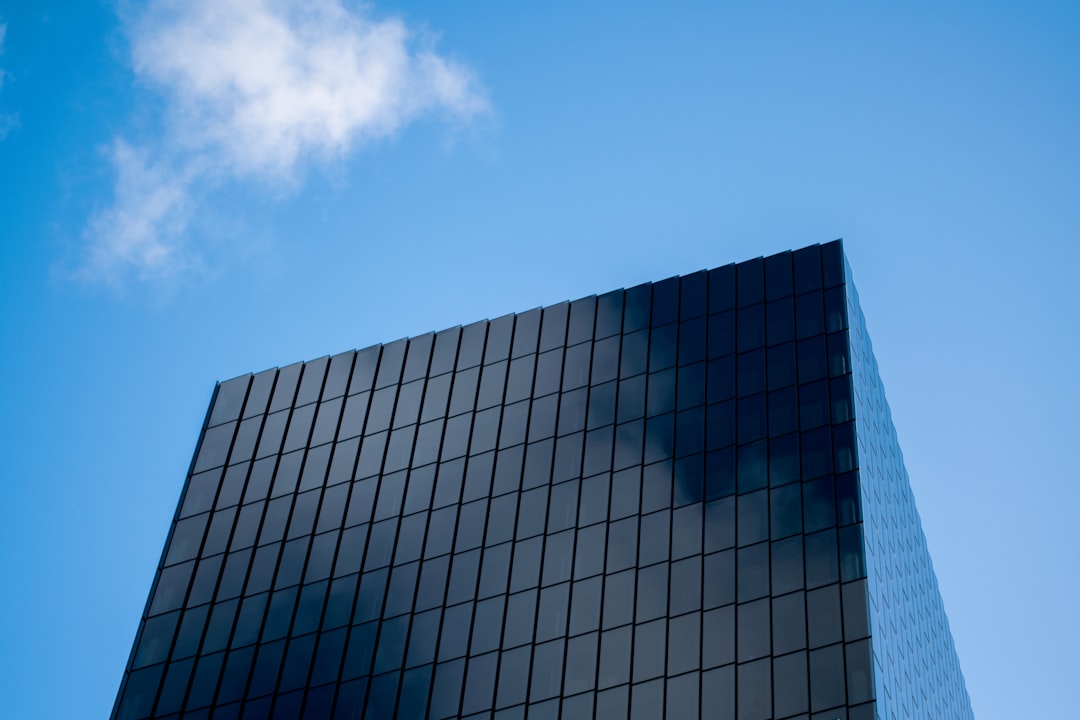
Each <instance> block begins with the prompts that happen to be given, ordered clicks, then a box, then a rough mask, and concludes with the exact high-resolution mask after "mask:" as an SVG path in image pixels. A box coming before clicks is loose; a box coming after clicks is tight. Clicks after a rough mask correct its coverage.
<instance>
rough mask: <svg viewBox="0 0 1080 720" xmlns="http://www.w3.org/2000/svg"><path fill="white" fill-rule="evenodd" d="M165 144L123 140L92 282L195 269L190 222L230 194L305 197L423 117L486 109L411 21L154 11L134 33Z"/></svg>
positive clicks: (289, 2) (96, 235)
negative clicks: (324, 174)
mask: <svg viewBox="0 0 1080 720" xmlns="http://www.w3.org/2000/svg"><path fill="white" fill-rule="evenodd" d="M127 28H128V34H129V38H130V41H131V47H132V65H133V68H134V71H135V73H136V76H137V77H138V78H139V79H140V80H142V81H144V82H145V83H146V84H147V85H148V86H149V87H150V88H152V89H153V90H154V91H156V92H158V93H160V94H161V96H162V97H163V99H164V101H165V108H166V113H167V114H166V117H165V118H164V120H163V123H162V128H163V135H162V137H160V138H158V139H155V140H152V141H143V142H139V143H136V142H132V141H129V140H125V139H123V138H116V139H114V141H113V142H112V144H111V145H110V147H109V148H108V150H107V156H108V157H109V159H110V161H111V163H112V166H113V170H114V173H115V188H114V196H113V200H112V205H111V206H109V207H107V208H105V209H104V210H101V211H100V212H98V213H96V214H95V215H94V216H93V217H92V218H91V220H90V221H89V223H88V225H87V229H86V238H87V242H88V254H87V260H86V264H85V266H84V274H85V275H86V276H87V277H90V278H92V279H95V280H101V281H106V282H122V281H123V280H124V279H126V278H127V277H130V276H135V277H138V278H142V279H152V278H156V277H161V276H173V275H176V274H178V273H182V272H184V271H185V270H188V269H191V268H193V267H197V266H198V258H199V253H198V248H197V247H192V246H191V245H192V243H191V242H190V241H189V240H188V239H187V237H186V232H185V231H186V230H187V229H188V218H189V217H190V215H191V212H192V208H193V206H194V205H196V204H197V203H198V201H199V200H200V199H201V198H203V197H205V194H206V193H207V192H208V191H210V190H212V188H213V187H215V186H217V185H218V184H219V183H220V182H221V181H222V180H234V179H235V180H240V181H255V182H260V183H269V184H271V185H274V186H281V185H282V184H284V186H286V187H289V186H294V185H295V184H297V183H298V182H300V180H301V176H302V170H303V169H304V167H305V166H306V165H308V164H310V163H311V162H319V161H324V160H330V159H335V158H341V157H345V156H347V155H348V154H350V153H352V152H354V151H355V150H357V149H358V148H361V147H362V146H363V145H364V144H365V143H368V142H370V141H373V140H378V139H380V138H386V137H389V136H392V135H394V134H395V133H396V132H398V131H399V130H400V129H401V128H403V127H404V126H405V125H407V124H408V123H409V122H410V121H412V120H414V119H415V118H417V117H418V116H420V115H422V114H424V113H428V112H440V113H442V114H444V115H445V116H447V117H449V118H453V119H463V118H468V117H471V116H473V115H474V114H476V113H478V112H481V111H483V110H484V109H485V107H486V100H485V97H484V94H483V91H482V89H481V88H480V87H479V85H478V83H477V82H476V80H475V79H474V78H473V76H472V74H471V73H470V72H469V70H468V69H467V68H465V67H463V66H462V65H460V64H458V63H455V62H454V61H452V60H449V59H447V58H445V57H443V56H442V55H439V54H437V53H436V52H435V50H434V49H433V47H432V45H431V43H430V41H427V42H425V38H423V37H421V36H420V35H419V34H418V33H417V32H415V31H414V30H413V29H411V28H409V27H408V26H407V25H406V24H405V23H404V22H403V21H402V20H401V19H398V18H387V19H375V18H373V17H372V15H371V13H370V11H369V10H367V9H350V8H347V7H346V6H344V5H343V4H342V2H341V0H156V1H155V2H151V3H150V5H149V6H148V7H146V8H145V10H143V11H142V12H141V13H140V14H139V15H138V16H136V17H134V18H132V19H131V20H130V21H129V22H128V23H127Z"/></svg>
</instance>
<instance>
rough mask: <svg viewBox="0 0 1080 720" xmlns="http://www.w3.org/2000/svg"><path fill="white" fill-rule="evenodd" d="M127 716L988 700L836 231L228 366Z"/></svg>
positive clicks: (164, 567)
mask: <svg viewBox="0 0 1080 720" xmlns="http://www.w3.org/2000/svg"><path fill="white" fill-rule="evenodd" d="M113 717H114V718H122V719H124V720H140V719H142V718H180V717H183V718H230V719H234V718H274V719H285V718H288V719H290V720H291V719H294V718H301V717H302V718H329V717H336V718H357V719H358V718H369V719H379V718H393V717H396V718H432V719H433V720H441V719H443V718H477V719H481V718H482V719H484V720H518V719H524V718H530V719H537V718H543V719H554V718H593V717H599V718H632V719H633V720H645V719H653V718H661V717H666V718H687V719H697V718H701V719H702V720H706V719H709V720H711V719H714V718H717V719H720V720H766V719H771V720H781V719H787V718H791V719H793V720H794V719H798V720H875V719H876V718H880V719H882V720H909V719H916V718H933V719H934V720H951V719H961V720H966V719H970V718H972V717H973V715H972V711H971V707H970V702H969V700H968V695H967V691H966V689H965V686H964V680H963V677H962V675H961V672H960V668H959V664H958V662H957V658H956V653H955V650H954V648H953V644H952V636H951V633H950V631H949V626H948V621H947V619H946V617H945V612H944V609H943V607H942V602H941V597H940V594H939V592H938V588H937V584H936V579H935V576H934V571H933V568H932V565H931V562H930V558H929V555H928V553H927V549H926V542H925V539H924V537H923V533H922V529H921V527H920V523H919V517H918V514H917V513H916V510H915V504H914V500H913V497H912V494H911V490H910V487H909V484H908V480H907V476H906V473H905V470H904V465H903V461H902V457H901V454H900V450H899V447H898V446H897V441H896V433H895V430H894V428H893V425H892V420H891V418H890V414H889V409H888V405H887V404H886V402H885V397H884V393H883V390H882V385H881V381H880V379H879V377H878V372H877V367H876V364H875V361H874V358H873V354H872V352H871V348H870V341H869V338H868V336H867V333H866V328H865V323H864V319H863V316H862V312H861V311H860V309H859V305H858V300H857V294H856V292H855V289H854V286H853V284H852V281H851V273H850V270H849V269H848V266H847V263H846V261H845V259H844V255H843V251H842V248H841V245H840V242H839V241H837V242H833V243H829V244H826V245H820V246H818V245H814V246H811V247H807V248H803V249H801V250H798V251H795V252H786V253H781V254H778V255H774V256H771V257H768V258H758V259H755V260H750V261H748V262H743V263H739V264H732V265H727V266H723V267H719V268H716V269H714V270H710V271H702V272H697V273H694V274H691V275H686V276H682V277H676V278H669V279H667V280H663V281H661V282H656V283H650V284H644V285H639V286H637V287H633V288H630V289H628V290H625V291H624V290H618V291H615V292H610V293H607V294H605V295H599V296H593V297H587V298H583V299H581V300H576V301H574V302H570V303H561V304H558V305H553V306H551V307H546V308H542V309H535V310H530V311H528V312H524V313H520V314H517V315H508V316H505V317H501V318H497V319H495V320H491V321H483V322H478V323H474V324H471V325H467V326H464V327H456V328H451V329H449V330H444V331H442V332H439V333H432V334H427V335H421V336H419V337H415V338H411V339H407V340H398V341H396V342H392V343H388V344H386V345H379V346H375V347H370V348H366V349H364V350H360V351H357V352H346V353H343V354H340V355H336V356H334V357H330V358H321V359H319V360H314V361H311V362H308V363H303V364H296V365H290V366H288V367H284V368H281V369H275V370H268V371H266V372H262V373H258V374H256V375H245V376H242V377H239V378H235V379H233V380H229V381H227V382H224V383H221V384H220V385H218V386H217V388H216V389H215V391H214V396H213V399H212V401H211V403H210V409H209V411H208V413H207V416H206V421H205V425H204V428H203V430H202V433H201V436H200V439H199V443H198V448H197V450H196V452H195V457H194V459H193V461H192V464H191V468H190V471H189V475H188V479H187V482H186V484H185V487H184V492H183V496H182V498H181V500H180V503H179V507H178V509H177V512H176V517H175V519H174V521H173V525H172V530H171V532H170V534H169V540H168V542H167V543H166V547H165V550H164V552H163V554H162V558H161V563H160V566H159V569H158V572H157V575H156V577H155V580H154V584H153V588H152V589H151V592H150V597H149V599H148V601H147V605H146V610H145V612H144V616H143V618H142V621H141V623H140V625H139V630H138V635H137V638H136V641H135V644H134V647H133V649H132V653H131V657H130V660H129V662H128V666H127V669H126V672H125V675H124V679H123V682H122V685H121V688H120V691H119V693H118V697H117V701H116V705H115V709H114V712H113Z"/></svg>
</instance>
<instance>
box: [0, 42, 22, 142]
mask: <svg viewBox="0 0 1080 720" xmlns="http://www.w3.org/2000/svg"><path fill="white" fill-rule="evenodd" d="M6 36H7V23H2V22H0V55H3V54H4V38H5V37H6ZM7 78H8V73H7V72H6V71H5V70H4V68H0V90H3V89H4V82H5V81H6V80H7ZM18 126H19V116H18V115H17V114H12V113H5V112H0V140H3V139H4V138H5V137H7V134H8V133H9V132H11V131H12V130H14V129H15V128H17V127H18Z"/></svg>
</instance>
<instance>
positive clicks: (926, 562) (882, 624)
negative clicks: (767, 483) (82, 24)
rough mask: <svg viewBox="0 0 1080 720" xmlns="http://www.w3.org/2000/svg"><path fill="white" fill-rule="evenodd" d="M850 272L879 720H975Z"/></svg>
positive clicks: (849, 305)
mask: <svg viewBox="0 0 1080 720" xmlns="http://www.w3.org/2000/svg"><path fill="white" fill-rule="evenodd" d="M845 272H846V274H847V278H848V280H847V286H848V316H849V317H850V318H851V330H850V332H851V362H852V368H853V370H854V381H855V404H856V412H855V417H856V426H857V428H858V433H857V435H858V446H859V458H860V474H861V478H862V484H863V497H862V507H863V514H864V516H865V517H866V564H867V571H868V572H867V574H868V576H869V591H870V626H871V631H872V634H873V637H874V647H873V653H874V665H875V683H876V685H877V688H876V692H877V700H878V717H879V718H881V719H882V720H914V719H915V718H926V717H935V718H937V717H940V718H950V719H952V718H955V719H956V720H972V719H973V718H974V714H973V713H972V710H971V701H970V699H969V698H968V693H967V687H966V685H965V684H964V676H963V674H962V673H961V671H960V663H959V660H958V659H957V657H956V649H955V647H954V645H953V637H952V632H951V630H950V629H949V620H948V618H947V617H946V615H945V608H944V606H943V604H942V601H941V594H940V592H939V591H938V584H937V577H936V576H935V574H934V567H933V564H932V563H931V560H930V553H929V551H928V550H927V547H926V537H925V536H924V535H923V531H922V524H921V523H920V521H919V514H918V511H917V510H916V509H915V498H914V496H913V495H912V493H911V485H910V483H909V482H908V475H907V469H906V468H905V467H904V460H903V455H902V453H901V452H900V445H899V443H898V442H897V438H896V428H895V427H894V426H893V422H892V414H891V413H890V411H889V405H888V403H887V402H886V400H885V390H884V387H883V385H882V383H881V377H880V376H879V374H878V367H877V361H876V360H875V359H874V354H873V350H872V348H871V345H870V336H869V335H868V334H867V331H866V320H865V318H864V317H863V313H862V310H861V309H860V307H859V295H858V292H857V291H856V290H855V286H854V284H853V283H852V281H851V269H850V267H847V266H846V265H845Z"/></svg>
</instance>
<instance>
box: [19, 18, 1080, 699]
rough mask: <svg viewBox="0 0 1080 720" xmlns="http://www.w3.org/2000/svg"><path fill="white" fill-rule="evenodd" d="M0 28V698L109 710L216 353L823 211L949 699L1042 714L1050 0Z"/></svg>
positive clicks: (737, 250)
mask: <svg viewBox="0 0 1080 720" xmlns="http://www.w3.org/2000/svg"><path fill="white" fill-rule="evenodd" d="M312 8H315V9H312ZM0 28H2V30H0V219H2V220H0V248H2V250H3V253H4V255H3V257H4V260H3V262H2V263H0V313H2V314H0V327H2V330H0V350H2V352H0V376H3V377H5V378H7V383H6V388H5V412H4V413H2V414H0V449H2V455H3V470H2V471H0V566H2V567H3V568H4V569H5V576H6V578H7V582H6V583H5V588H6V592H4V593H0V618H3V621H2V622H3V641H2V642H0V690H2V695H3V697H4V706H5V714H6V715H8V716H10V717H26V718H31V717H32V718H54V717H55V718H80V717H86V718H93V717H104V716H106V714H107V713H108V710H109V708H110V707H111V704H112V701H113V697H114V695H115V692H116V688H117V686H118V683H119V680H120V677H121V674H122V672H123V666H124V663H125V661H126V658H127V654H128V650H129V648H130V643H131V640H132V638H133V635H134V632H135V630H136V626H137V622H138V617H139V614H140V612H141V610H142V607H143V603H144V601H145V597H146V593H147V590H148V588H149V585H150V582H151V579H152V577H153V572H154V568H155V565H156V563H157V560H158V556H159V553H160V549H161V545H162V543H163V542H164V539H165V534H166V531H167V528H168V523H169V520H170V519H171V517H172V514H173V511H174V508H175V504H176V500H177V497H178V495H179V492H180V488H181V485H182V483H183V479H184V471H185V469H186V468H187V465H188V462H189V460H190V455H191V452H192V449H193V447H194V444H195V441H196V438H197V433H198V430H199V426H200V423H201V422H202V418H203V413H204V412H205V409H206V404H207V402H208V400H209V398H210V394H211V391H212V389H213V384H214V382H215V381H216V380H220V379H225V378H229V377H232V376H235V375H238V374H241V373H244V372H247V371H257V370H261V369H265V368H267V367H272V366H275V365H284V364H288V363H290V362H293V361H296V360H301V359H310V358H314V357H318V356H321V355H324V354H328V353H331V354H332V353H335V352H339V351H342V350H345V349H349V348H355V347H363V346H366V345H369V344H372V343H375V342H379V341H385V340H391V339H394V338H398V337H403V336H408V335H413V334H417V333H421V332H424V331H428V330H434V329H441V328H444V327H447V326H450V325H454V324H458V323H460V322H465V321H469V320H473V319H479V318H483V317H494V316H496V315H500V314H503V313H505V312H510V311H515V310H523V309H526V308H530V307H534V306H537V305H542V304H548V303H552V302H557V301H560V300H563V299H568V298H575V297H580V296H583V295H588V294H591V293H594V292H597V291H603V290H606V289H611V288H616V287H623V286H630V285H633V284H636V283H638V282H642V281H645V280H652V279H659V278H661V277H665V276H668V275H672V274H678V273H684V272H690V271H693V270H697V269H700V268H704V267H712V266H715V265H719V264H724V263H727V262H730V261H734V260H742V259H746V258H750V257H755V256H758V255H767V254H770V253H772V252H776V251H779V250H783V249H789V248H792V247H799V246H802V245H806V244H810V243H814V242H825V241H828V240H831V239H834V238H836V237H843V238H844V239H845V246H846V250H847V253H848V256H849V259H850V261H851V264H852V266H853V269H854V273H855V278H856V282H857V284H858V285H859V288H860V298H861V300H862V303H863V307H864V310H865V312H866V315H867V320H868V323H869V327H870V331H871V335H872V337H873V341H874V347H875V352H876V354H877V357H878V360H879V363H880V366H881V373H882V376H883V379H884V381H885V385H886V391H887V393H888V396H889V398H890V403H891V405H892V410H893V415H894V419H895V421H896V424H897V426H898V431H899V435H900V441H901V445H902V447H903V448H904V452H905V458H906V461H907V466H908V469H909V471H910V474H911V478H912V483H913V487H914V491H915V495H916V499H917V501H918V504H919V509H920V512H921V514H922V519H923V524H924V528H925V531H926V534H927V537H928V541H929V544H930V550H931V553H932V555H933V557H934V562H935V566H936V569H937V572H938V577H939V580H940V584H941V590H942V593H943V596H944V599H945V605H946V609H947V611H948V613H949V616H950V620H951V623H952V628H953V632H954V635H955V638H956V644H957V648H958V651H959V654H960V660H961V664H962V667H963V669H964V672H965V675H966V679H967V684H968V688H969V691H970V693H971V696H972V701H973V704H974V709H975V712H976V715H977V716H978V717H979V718H981V720H996V719H998V718H1001V719H1005V718H1009V719H1010V720H1011V719H1013V718H1018V717H1051V718H1052V717H1067V716H1070V714H1073V713H1074V712H1075V708H1074V703H1073V702H1072V701H1071V699H1070V696H1069V694H1068V693H1066V692H1063V691H1062V689H1063V688H1065V687H1069V686H1071V685H1072V684H1073V683H1074V682H1075V672H1076V669H1077V668H1078V667H1080V657H1078V653H1080V620H1078V619H1077V614H1076V612H1075V602H1076V597H1077V595H1078V593H1080V542H1078V541H1077V539H1076V527H1077V526H1078V517H1077V508H1078V507H1080V472H1078V470H1077V464H1076V461H1075V448H1076V446H1077V437H1078V436H1080V422H1078V420H1077V417H1078V414H1077V412H1076V405H1077V400H1078V399H1080V387H1078V386H1080V381H1078V379H1077V372H1076V366H1077V355H1078V350H1080V340H1078V338H1080V322H1078V320H1077V318H1078V316H1080V283H1078V281H1077V278H1076V275H1077V270H1078V268H1080V232H1078V230H1080V202H1078V201H1077V199H1078V198H1080V81H1078V78H1080V5H1077V4H1076V3H1070V2H1060V3H1051V2H1027V3H1001V2H980V3H975V2H955V3H931V2H912V3H905V4H903V5H900V4H893V5H885V4H867V3H854V2H825V3H816V4H813V5H812V6H811V5H808V4H806V3H793V2H772V3H745V4H735V3H706V2H700V3H698V2H676V3H666V4H651V5H646V4H636V3H630V4H628V3H618V4H615V3H599V2H597V3H590V4H587V5H586V4H582V3H568V2H557V1H552V2H546V3H532V4H522V3H482V2H475V3H460V2H397V3H393V4H391V3H387V2H382V3H376V4H374V5H364V6H360V5H357V4H355V3H352V2H346V1H345V0H320V2H317V3H311V4H308V5H302V4H301V3H300V2H299V0H279V1H278V2H273V3H270V2H263V1H262V0H246V1H242V0H217V1H216V2H210V1H209V0H199V1H197V2H196V1H192V2H184V3H165V2H158V1H154V2H149V3H134V2H126V1H124V2H85V3H78V4H76V3H67V2H56V1H52V0H39V1H36V2H33V3H29V2H20V1H18V0H15V1H12V0H0Z"/></svg>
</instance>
